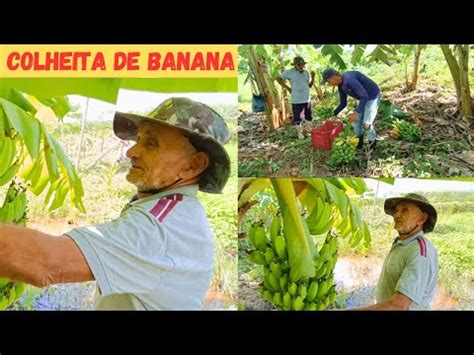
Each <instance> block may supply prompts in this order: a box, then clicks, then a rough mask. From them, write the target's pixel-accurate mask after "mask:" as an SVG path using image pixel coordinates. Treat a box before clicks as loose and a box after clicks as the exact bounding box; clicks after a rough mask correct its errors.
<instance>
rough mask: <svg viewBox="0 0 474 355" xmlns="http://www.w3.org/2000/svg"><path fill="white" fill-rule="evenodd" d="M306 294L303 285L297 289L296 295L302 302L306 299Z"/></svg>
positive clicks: (306, 291)
mask: <svg viewBox="0 0 474 355" xmlns="http://www.w3.org/2000/svg"><path fill="white" fill-rule="evenodd" d="M307 294H308V290H307V289H306V286H305V285H300V287H299V288H298V295H300V297H301V298H302V299H303V300H304V299H306V295H307Z"/></svg>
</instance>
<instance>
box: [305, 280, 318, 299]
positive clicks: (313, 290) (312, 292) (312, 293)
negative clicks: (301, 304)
mask: <svg viewBox="0 0 474 355" xmlns="http://www.w3.org/2000/svg"><path fill="white" fill-rule="evenodd" d="M317 293H318V282H317V281H316V280H313V281H312V282H311V284H310V286H309V289H308V294H307V295H306V301H308V302H313V300H314V299H315V298H316V295H317Z"/></svg>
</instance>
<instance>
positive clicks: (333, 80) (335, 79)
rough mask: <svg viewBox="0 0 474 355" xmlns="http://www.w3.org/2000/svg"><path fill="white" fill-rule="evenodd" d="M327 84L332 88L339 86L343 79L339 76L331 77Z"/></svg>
mask: <svg viewBox="0 0 474 355" xmlns="http://www.w3.org/2000/svg"><path fill="white" fill-rule="evenodd" d="M327 82H328V84H329V85H331V86H338V85H339V84H340V83H341V77H340V76H339V75H331V76H330V77H329V79H328V80H327Z"/></svg>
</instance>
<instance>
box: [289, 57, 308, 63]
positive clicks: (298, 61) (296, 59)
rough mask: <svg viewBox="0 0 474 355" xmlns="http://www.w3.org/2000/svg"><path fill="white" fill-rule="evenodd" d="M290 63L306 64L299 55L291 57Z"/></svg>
mask: <svg viewBox="0 0 474 355" xmlns="http://www.w3.org/2000/svg"><path fill="white" fill-rule="evenodd" d="M291 64H292V65H296V64H307V63H306V62H305V60H304V59H303V57H300V56H296V57H295V58H294V59H293V63H291Z"/></svg>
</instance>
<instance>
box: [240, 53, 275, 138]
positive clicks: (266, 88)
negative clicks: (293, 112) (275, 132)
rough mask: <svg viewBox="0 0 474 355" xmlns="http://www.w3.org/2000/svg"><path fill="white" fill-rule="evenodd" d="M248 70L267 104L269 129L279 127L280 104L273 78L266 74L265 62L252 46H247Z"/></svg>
mask: <svg viewBox="0 0 474 355" xmlns="http://www.w3.org/2000/svg"><path fill="white" fill-rule="evenodd" d="M247 51H248V57H249V65H250V70H251V71H252V72H253V74H254V77H255V80H256V82H257V85H258V87H259V89H261V90H262V93H263V95H264V96H265V102H266V104H267V108H268V111H267V121H268V125H269V127H270V128H271V129H276V128H279V127H281V125H282V121H283V117H282V103H281V100H280V95H279V94H278V92H277V89H276V87H275V84H274V82H273V78H272V77H271V76H270V74H269V73H268V67H267V65H266V63H265V61H264V60H263V59H262V58H261V57H260V56H259V55H258V54H257V53H256V52H255V50H254V49H253V47H252V46H250V45H248V46H247Z"/></svg>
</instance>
